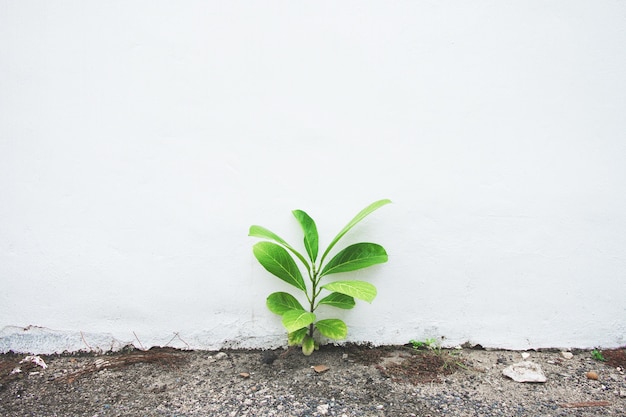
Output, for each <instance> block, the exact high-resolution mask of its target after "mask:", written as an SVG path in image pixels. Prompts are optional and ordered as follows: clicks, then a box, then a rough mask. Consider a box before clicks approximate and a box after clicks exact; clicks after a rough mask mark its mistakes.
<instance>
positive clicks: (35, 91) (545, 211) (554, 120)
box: [0, 0, 626, 353]
mask: <svg viewBox="0 0 626 417" xmlns="http://www.w3.org/2000/svg"><path fill="white" fill-rule="evenodd" d="M625 19H626V2H623V1H617V0H615V1H600V2H589V1H572V0H567V1H566V0H562V1H551V2H544V1H535V0H530V1H528V0H524V1H510V2H498V1H475V2H467V1H461V0H458V1H448V2H431V1H415V2H382V1H381V2H377V1H372V2H363V1H343V2H335V1H328V2H326V1H322V2H283V1H273V2H241V1H231V2H205V1H187V2H174V1H153V0H150V1H148V0H142V1H131V2H127V1H106V2H103V1H81V2H66V1H57V2H50V1H44V0H32V1H19V2H18V1H9V0H0V283H1V288H2V290H1V291H0V329H2V330H1V333H0V351H8V350H15V351H32V352H37V353H47V352H52V351H63V350H79V349H104V350H107V349H110V348H114V349H115V348H119V347H121V346H123V345H125V344H127V343H134V344H135V345H138V346H139V345H140V344H141V345H142V346H144V347H148V346H151V345H168V344H169V345H170V346H176V347H193V348H204V349H217V348H221V347H223V346H237V347H257V348H265V347H276V346H281V345H283V344H284V342H285V334H284V332H283V330H282V328H281V325H280V322H279V318H278V316H274V315H273V314H271V313H270V312H268V311H267V310H266V308H265V297H266V296H267V295H268V294H269V293H270V292H273V291H277V290H287V289H288V288H287V285H286V284H282V282H281V281H278V280H277V279H275V278H273V277H271V276H270V275H269V274H268V273H266V272H265V271H264V270H263V269H262V268H261V267H260V265H258V264H257V262H256V260H255V259H254V258H253V256H252V252H251V247H252V244H253V243H254V242H255V241H256V240H255V239H253V238H250V237H248V236H247V232H248V227H249V226H250V225H251V224H260V225H263V226H266V227H268V228H270V229H272V230H273V231H275V232H276V233H278V234H280V235H282V236H283V237H284V238H285V239H286V240H288V241H292V242H299V240H300V235H299V227H298V225H297V223H296V222H295V220H294V219H293V218H292V216H291V214H290V210H292V209H296V208H300V209H304V210H306V211H307V212H308V213H309V214H310V215H311V216H312V217H313V218H314V219H316V221H317V223H318V228H319V230H320V233H321V234H322V244H327V243H328V242H329V240H330V239H331V238H332V237H333V236H334V234H335V233H336V232H337V231H338V230H339V229H340V228H341V227H343V226H344V224H345V223H346V222H347V221H348V220H350V218H351V217H352V216H353V215H354V214H356V213H357V212H358V211H359V210H360V209H361V208H363V207H364V206H365V205H367V204H368V203H370V202H372V201H374V200H377V199H379V198H390V199H392V200H393V201H394V204H393V205H389V206H386V207H384V208H382V209H380V210H379V211H377V212H376V213H374V214H373V215H372V216H371V217H369V218H368V219H367V221H365V222H364V223H363V224H361V225H360V227H357V228H356V229H354V231H353V232H352V233H351V234H349V235H347V236H346V242H345V243H351V242H357V241H360V240H371V241H374V242H378V243H380V244H382V245H383V246H385V248H386V249H387V251H388V252H389V256H390V261H389V262H388V263H387V264H384V265H380V266H376V267H374V268H372V269H370V270H365V271H363V272H361V273H358V274H356V276H357V277H359V278H361V279H364V280H368V281H370V282H372V283H373V284H375V285H376V286H377V287H378V290H379V296H378V298H377V299H376V300H375V301H374V303H373V304H372V305H367V304H366V303H359V305H358V306H357V308H355V309H354V310H351V311H349V312H343V313H342V314H341V315H340V317H342V318H343V319H344V320H345V321H346V322H347V323H348V325H349V326H350V333H349V339H348V340H350V341H356V342H364V341H367V342H371V343H374V344H403V343H406V342H407V341H408V340H409V339H412V338H416V339H424V338H427V337H445V339H444V344H445V345H456V344H460V343H463V342H466V341H468V342H470V343H473V344H476V343H480V344H482V345H483V346H488V347H499V348H512V349H526V348H538V347H581V348H585V347H593V346H603V347H616V346H622V345H625V344H626V301H625V300H626V298H625V296H624V295H625V294H626V191H625V190H626V164H625V163H624V158H625V156H626V117H624V114H625V112H626V54H624V51H626V25H624V21H625Z"/></svg>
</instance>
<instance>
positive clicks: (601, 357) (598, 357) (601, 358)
mask: <svg viewBox="0 0 626 417" xmlns="http://www.w3.org/2000/svg"><path fill="white" fill-rule="evenodd" d="M591 357H592V358H594V359H595V360H597V361H601V362H606V358H605V357H604V355H603V354H602V352H600V351H599V350H598V349H594V350H592V351H591Z"/></svg>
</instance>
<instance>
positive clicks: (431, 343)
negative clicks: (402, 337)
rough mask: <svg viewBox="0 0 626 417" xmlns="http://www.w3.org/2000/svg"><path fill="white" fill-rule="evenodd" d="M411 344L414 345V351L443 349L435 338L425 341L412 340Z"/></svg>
mask: <svg viewBox="0 0 626 417" xmlns="http://www.w3.org/2000/svg"><path fill="white" fill-rule="evenodd" d="M409 343H411V345H413V349H415V350H420V349H428V350H441V347H440V345H439V343H438V342H437V339H435V338H434V337H433V338H430V339H426V340H424V341H421V340H413V339H412V340H410V341H409Z"/></svg>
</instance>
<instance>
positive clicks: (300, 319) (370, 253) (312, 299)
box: [249, 200, 391, 356]
mask: <svg viewBox="0 0 626 417" xmlns="http://www.w3.org/2000/svg"><path fill="white" fill-rule="evenodd" d="M388 203H391V201H390V200H379V201H376V202H374V203H372V204H370V205H369V206H367V207H366V208H364V209H363V210H361V212H359V214H357V215H356V216H355V217H354V218H353V219H352V220H351V221H350V222H349V223H348V224H347V225H346V226H345V227H344V228H343V229H341V231H340V232H339V233H338V234H337V236H335V238H334V239H333V240H332V241H331V242H330V244H329V245H328V247H327V248H326V250H325V251H324V253H323V254H322V256H321V257H320V258H319V259H318V249H319V247H318V241H319V237H318V234H317V226H316V225H315V222H314V221H313V219H312V218H311V217H310V216H309V215H308V214H306V213H305V212H304V211H302V210H294V211H292V213H293V215H294V217H295V218H296V219H297V220H298V223H300V226H301V227H302V231H303V232H304V248H305V250H306V255H307V257H305V256H304V255H302V254H301V253H300V252H298V251H297V250H296V249H294V247H293V246H291V245H290V244H288V243H287V242H285V241H284V240H283V239H282V238H280V237H279V236H278V235H276V234H275V233H273V232H271V231H269V230H268V229H266V228H264V227H261V226H251V227H250V232H249V236H253V237H259V238H263V239H268V240H271V241H273V242H268V241H262V242H258V243H256V244H255V245H254V246H253V248H252V251H253V253H254V256H255V258H256V259H257V260H258V261H259V263H260V264H261V265H262V266H263V268H265V269H266V270H267V271H268V272H270V273H271V274H272V275H274V276H276V277H278V278H280V279H281V280H283V281H285V282H286V283H288V284H290V285H293V286H294V287H296V288H297V289H298V290H300V291H301V292H302V293H303V294H304V295H305V297H306V300H307V308H306V309H305V308H304V307H303V306H302V304H300V302H299V301H298V300H297V299H296V297H294V296H293V295H291V294H289V293H286V292H275V293H272V294H270V295H269V296H268V297H267V301H266V304H267V308H268V309H269V310H270V311H271V312H272V313H275V314H278V315H280V316H281V317H282V324H283V326H284V327H285V329H287V332H288V342H289V345H290V346H298V345H302V352H303V353H304V354H305V355H307V356H308V355H310V354H311V353H313V351H314V350H315V349H317V348H318V347H319V342H318V341H317V340H316V339H315V336H316V334H315V332H316V330H317V332H319V334H321V335H322V336H325V337H327V338H329V339H335V340H339V339H345V337H346V336H347V334H348V327H347V326H346V324H345V323H344V322H343V321H342V320H339V319H323V320H317V317H316V315H315V311H316V310H317V308H318V307H319V306H320V305H327V306H331V307H336V308H341V309H351V308H353V307H354V306H355V301H354V299H355V298H356V299H359V300H363V301H366V302H368V303H371V302H372V301H373V300H374V298H375V297H376V294H377V291H376V287H375V286H374V285H372V284H370V283H368V282H365V281H357V280H348V281H333V282H329V283H327V284H324V285H322V282H321V281H322V279H323V278H325V277H327V276H329V275H332V274H337V273H341V272H350V271H355V270H358V269H363V268H367V267H369V266H372V265H375V264H380V263H384V262H387V252H386V251H385V249H384V248H383V247H382V246H380V245H378V244H376V243H355V244H353V245H350V246H348V247H346V248H344V249H343V250H341V251H340V252H339V253H337V254H336V255H335V256H334V257H333V258H332V259H331V260H330V261H328V262H326V260H327V257H328V255H329V253H330V251H331V250H332V249H333V248H334V247H335V245H336V244H337V242H339V240H340V239H341V238H342V237H343V236H344V235H345V234H346V233H347V232H348V231H349V230H350V229H352V228H353V227H354V226H355V225H356V224H357V223H359V222H360V221H361V220H363V219H364V218H365V217H366V216H368V215H369V214H370V213H372V212H373V211H374V210H377V209H378V208H380V207H382V206H384V205H385V204H388ZM290 252H291V253H290ZM296 260H297V261H299V262H300V263H301V264H302V265H303V266H304V269H305V270H306V275H307V277H308V284H307V283H306V282H305V280H304V278H303V275H302V273H301V271H300V268H299V267H298V265H297V263H296ZM323 290H325V291H328V292H329V294H328V295H326V296H325V297H323V298H320V296H321V295H322V291H323ZM316 320H317V321H316Z"/></svg>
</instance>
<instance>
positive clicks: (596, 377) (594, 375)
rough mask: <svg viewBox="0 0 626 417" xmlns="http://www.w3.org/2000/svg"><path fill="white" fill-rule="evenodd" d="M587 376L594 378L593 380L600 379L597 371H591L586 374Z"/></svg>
mask: <svg viewBox="0 0 626 417" xmlns="http://www.w3.org/2000/svg"><path fill="white" fill-rule="evenodd" d="M585 376H586V377H587V379H593V380H597V379H598V373H597V372H596V371H589V372H587V373H586V374H585Z"/></svg>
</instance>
